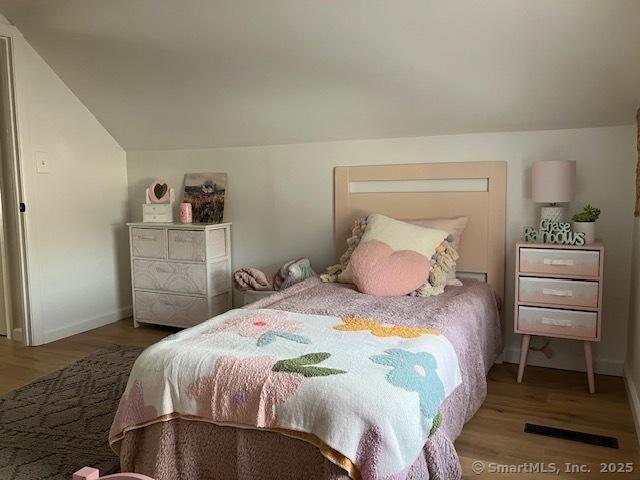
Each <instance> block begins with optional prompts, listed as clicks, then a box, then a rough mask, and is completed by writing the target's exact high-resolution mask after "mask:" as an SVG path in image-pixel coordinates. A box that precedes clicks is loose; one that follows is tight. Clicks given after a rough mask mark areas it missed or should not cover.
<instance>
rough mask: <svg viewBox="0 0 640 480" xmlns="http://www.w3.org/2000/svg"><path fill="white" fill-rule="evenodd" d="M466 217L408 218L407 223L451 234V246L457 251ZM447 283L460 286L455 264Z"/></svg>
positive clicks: (465, 224) (465, 225)
mask: <svg viewBox="0 0 640 480" xmlns="http://www.w3.org/2000/svg"><path fill="white" fill-rule="evenodd" d="M468 221H469V219H468V218H467V217H456V218H433V219H428V220H408V223H412V224H413V225H418V226H420V227H427V228H437V229H440V230H444V231H445V232H449V234H450V235H451V242H450V244H451V246H452V247H453V248H454V249H455V250H456V251H457V250H458V248H459V246H460V237H461V236H462V233H463V232H464V229H465V228H466V227H467V222H468ZM447 285H455V286H460V285H462V282H461V281H460V280H458V279H457V278H456V269H455V266H454V267H453V268H452V269H451V270H449V272H448V274H447Z"/></svg>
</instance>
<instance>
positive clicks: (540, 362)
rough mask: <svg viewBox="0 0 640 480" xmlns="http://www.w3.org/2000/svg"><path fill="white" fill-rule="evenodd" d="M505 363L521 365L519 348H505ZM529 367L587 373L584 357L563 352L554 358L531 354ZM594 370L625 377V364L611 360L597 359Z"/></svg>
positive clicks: (595, 359)
mask: <svg viewBox="0 0 640 480" xmlns="http://www.w3.org/2000/svg"><path fill="white" fill-rule="evenodd" d="M503 354H504V361H505V362H508V363H516V364H518V363H520V349H519V348H514V347H511V348H505V349H504V352H503ZM527 365H534V366H536V367H547V368H558V369H560V370H573V371H576V372H586V370H587V369H586V366H585V363H584V356H582V355H563V352H562V351H559V352H556V353H555V354H554V356H553V357H552V358H547V357H545V356H544V355H542V354H541V353H540V352H529V356H528V359H527ZM593 370H594V371H595V372H596V373H600V374H602V375H614V376H616V377H621V376H622V375H623V362H622V361H619V360H612V359H609V358H602V357H596V358H594V360H593Z"/></svg>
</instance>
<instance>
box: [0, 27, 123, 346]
mask: <svg viewBox="0 0 640 480" xmlns="http://www.w3.org/2000/svg"><path fill="white" fill-rule="evenodd" d="M0 34H3V35H7V36H11V37H13V56H14V69H15V84H16V95H17V101H16V104H17V115H18V129H19V143H20V155H21V158H20V161H21V167H22V176H23V189H24V190H23V193H24V198H25V202H26V204H27V212H26V213H25V222H26V234H27V250H28V257H27V261H28V270H29V293H30V302H31V304H30V308H31V326H32V341H33V343H34V344H39V343H45V342H49V341H52V340H55V339H57V338H61V337H64V336H68V335H71V334H74V333H77V332H80V331H84V330H88V329H90V328H94V327H96V326H99V325H102V324H105V323H108V322H111V321H114V320H117V319H119V318H122V317H126V316H128V315H129V314H130V305H131V298H130V293H129V281H128V275H129V272H128V263H127V255H128V246H127V237H126V232H125V229H124V225H123V224H124V222H125V220H126V215H127V206H126V202H127V173H126V155H125V152H124V151H123V149H122V148H121V147H120V146H119V145H118V143H117V142H116V141H115V140H114V139H113V138H112V137H111V136H110V135H109V133H108V132H107V131H106V130H105V129H104V128H103V127H102V126H101V125H100V123H99V122H98V121H97V120H96V119H95V117H94V116H93V115H92V114H91V113H90V112H89V111H88V110H87V109H86V108H85V107H84V105H83V104H82V103H81V102H80V101H79V100H78V99H77V98H76V97H75V96H74V95H73V93H72V92H71V91H70V90H69V89H68V88H67V87H66V86H65V84H64V83H63V82H62V81H61V80H60V78H59V77H58V76H57V75H56V74H55V73H54V72H53V70H51V68H49V66H48V65H47V64H46V63H45V62H44V61H43V60H42V58H40V56H39V55H38V54H37V53H36V52H35V51H34V50H33V49H32V48H31V47H30V46H29V44H28V43H27V42H26V41H25V40H24V39H23V38H22V36H21V35H20V33H19V32H18V31H17V30H16V29H15V28H14V27H11V26H7V25H0ZM37 151H40V152H46V153H47V154H48V156H49V158H50V161H51V173H49V174H38V173H36V162H35V159H34V155H35V152H37Z"/></svg>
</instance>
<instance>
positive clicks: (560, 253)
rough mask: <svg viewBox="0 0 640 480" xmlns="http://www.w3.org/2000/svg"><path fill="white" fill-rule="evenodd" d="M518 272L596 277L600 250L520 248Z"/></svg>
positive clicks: (598, 268)
mask: <svg viewBox="0 0 640 480" xmlns="http://www.w3.org/2000/svg"><path fill="white" fill-rule="evenodd" d="M520 272H522V273H546V274H561V275H575V276H583V277H598V276H599V275H600V252H598V251H595V250H569V249H566V250H563V249H557V250H556V249H551V248H521V249H520Z"/></svg>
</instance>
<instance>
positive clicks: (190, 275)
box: [127, 223, 232, 327]
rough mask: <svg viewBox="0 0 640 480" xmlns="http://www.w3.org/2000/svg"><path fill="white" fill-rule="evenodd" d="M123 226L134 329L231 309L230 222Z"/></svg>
mask: <svg viewBox="0 0 640 480" xmlns="http://www.w3.org/2000/svg"><path fill="white" fill-rule="evenodd" d="M127 225H128V226H129V245H130V249H131V284H132V288H133V323H134V325H135V326H136V327H137V326H138V324H139V323H156V324H161V325H171V326H174V327H192V326H194V325H197V324H198V323H201V322H203V321H205V320H208V319H209V318H211V317H213V316H215V315H218V314H220V313H223V312H226V311H227V310H229V309H230V308H231V301H232V289H231V224H230V223H218V224H181V223H128V224H127Z"/></svg>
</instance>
